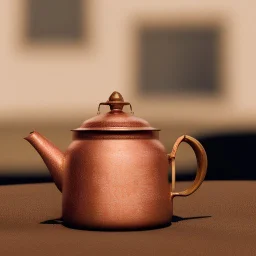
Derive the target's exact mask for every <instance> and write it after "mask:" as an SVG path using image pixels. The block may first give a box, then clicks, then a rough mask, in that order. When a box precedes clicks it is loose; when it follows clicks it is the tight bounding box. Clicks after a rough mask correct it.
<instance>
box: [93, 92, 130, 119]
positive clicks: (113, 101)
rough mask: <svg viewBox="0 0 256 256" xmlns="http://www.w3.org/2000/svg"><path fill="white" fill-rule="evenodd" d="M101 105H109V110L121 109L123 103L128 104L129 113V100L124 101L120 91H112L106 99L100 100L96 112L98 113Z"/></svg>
mask: <svg viewBox="0 0 256 256" xmlns="http://www.w3.org/2000/svg"><path fill="white" fill-rule="evenodd" d="M101 105H109V107H110V109H111V110H122V109H123V107H124V105H130V109H131V113H132V114H133V112H132V106H131V104H130V103H129V102H125V101H124V98H123V96H122V94H121V93H119V92H117V91H114V92H113V93H112V94H111V95H110V96H109V98H108V101H106V102H101V103H100V104H99V107H98V114H100V106H101Z"/></svg>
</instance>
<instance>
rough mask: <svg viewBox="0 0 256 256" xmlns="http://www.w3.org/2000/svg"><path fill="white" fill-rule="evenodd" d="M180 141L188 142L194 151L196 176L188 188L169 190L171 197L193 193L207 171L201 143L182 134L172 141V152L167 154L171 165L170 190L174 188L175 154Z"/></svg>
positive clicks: (205, 157)
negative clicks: (177, 190)
mask: <svg viewBox="0 0 256 256" xmlns="http://www.w3.org/2000/svg"><path fill="white" fill-rule="evenodd" d="M181 142H186V143H188V144H189V145H190V146H191V147H192V149H193V150H194V152H195V155H196V159H197V172H196V178H195V180H194V183H193V184H192V186H191V187H189V188H188V189H186V190H184V191H181V192H172V191H171V198H173V197H175V196H189V195H191V194H192V193H194V192H195V191H196V190H197V189H198V188H199V187H200V185H201V184H202V182H203V181H204V178H205V175H206V172H207V164H208V161H207V155H206V152H205V150H204V148H203V146H202V145H201V143H200V142H199V141H198V140H196V139H195V138H193V137H191V136H188V135H183V136H181V137H179V138H178V139H177V140H176V142H175V143H174V146H173V149H172V152H171V153H170V154H168V158H169V162H170V163H171V165H172V190H174V188H175V156H176V153H177V150H178V147H179V145H180V143H181Z"/></svg>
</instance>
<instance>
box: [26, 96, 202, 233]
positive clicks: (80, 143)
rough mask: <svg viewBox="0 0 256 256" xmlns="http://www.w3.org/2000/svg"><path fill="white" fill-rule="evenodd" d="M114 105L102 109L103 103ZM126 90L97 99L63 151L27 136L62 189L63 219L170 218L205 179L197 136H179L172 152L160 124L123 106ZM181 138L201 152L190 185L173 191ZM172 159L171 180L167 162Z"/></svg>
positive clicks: (139, 221)
mask: <svg viewBox="0 0 256 256" xmlns="http://www.w3.org/2000/svg"><path fill="white" fill-rule="evenodd" d="M101 105H109V106H110V111H109V112H108V113H105V114H100V111H99V110H100V106H101ZM125 105H129V106H130V108H131V112H132V107H131V104H130V103H129V102H125V101H124V99H123V97H122V95H121V94H120V93H118V92H113V93H112V94H111V96H110V97H109V100H108V101H106V102H102V103H100V104H99V108H98V115H97V116H95V117H92V118H90V119H89V120H86V121H85V122H84V123H83V124H82V125H81V127H80V128H77V129H74V130H72V131H73V141H72V143H71V144H70V146H69V147H68V149H67V151H66V152H65V153H63V152H61V151H60V150H59V149H58V148H57V147H55V146H54V145H53V144H52V143H51V142H50V141H49V140H47V139H46V138H44V137H43V136H42V135H40V134H39V133H38V132H36V131H33V132H31V133H30V134H29V136H27V137H26V138H25V139H26V140H27V141H29V142H30V143H31V144H32V146H33V147H34V148H35V149H36V150H37V152H38V153H39V154H40V155H41V157H42V159H43V160H44V162H45V164H46V166H47V167H48V169H49V171H50V173H51V175H52V178H53V180H54V182H55V184H56V186H57V188H58V189H59V190H60V191H61V192H62V194H63V197H62V214H63V215H62V218H63V221H64V224H65V225H66V226H69V227H73V228H79V229H98V230H104V229H105V230H138V229H148V228H155V227H161V226H166V225H169V224H170V223H171V219H172V214H173V198H174V197H175V196H188V195H190V194H192V193H193V192H195V191H196V190H197V189H198V188H199V186H200V185H201V183H202V182H203V180H204V178H205V175H206V171H207V156H206V152H205V150H204V148H203V146H202V145H201V144H200V143H199V142H198V141H197V140H196V139H194V138H192V137H190V136H188V135H183V136H181V137H179V138H178V139H177V140H176V142H175V144H174V146H173V150H172V152H171V153H170V154H167V153H166V152H165V148H164V146H163V145H162V143H161V142H160V141H159V131H160V130H159V129H156V128H153V127H151V126H150V124H149V123H148V122H147V121H145V120H143V119H141V118H138V117H135V116H134V115H133V113H126V112H124V111H123V110H122V109H123V107H124V106H125ZM181 142H186V143H188V144H189V145H190V146H191V147H192V148H193V150H194V152H195V155H196V158H197V165H198V167H197V173H196V178H195V180H194V183H193V185H192V186H191V187H189V188H188V189H186V190H185V191H182V192H173V191H172V190H173V188H174V186H175V155H176V152H177V149H178V146H179V144H180V143H181ZM169 164H171V165H172V186H171V185H170V184H169V182H168V165H169Z"/></svg>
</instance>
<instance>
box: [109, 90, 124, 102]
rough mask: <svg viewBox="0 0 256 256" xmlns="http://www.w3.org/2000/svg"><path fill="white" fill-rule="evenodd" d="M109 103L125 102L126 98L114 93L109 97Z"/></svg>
mask: <svg viewBox="0 0 256 256" xmlns="http://www.w3.org/2000/svg"><path fill="white" fill-rule="evenodd" d="M108 101H109V102H111V101H114V102H124V98H123V96H122V95H121V93H119V92H117V91H114V92H112V94H111V95H110V96H109V98H108Z"/></svg>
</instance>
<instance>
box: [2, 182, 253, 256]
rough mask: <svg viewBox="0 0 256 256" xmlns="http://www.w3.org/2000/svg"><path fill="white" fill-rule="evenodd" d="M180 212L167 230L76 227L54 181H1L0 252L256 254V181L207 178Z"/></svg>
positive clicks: (178, 204) (177, 202)
mask: <svg viewBox="0 0 256 256" xmlns="http://www.w3.org/2000/svg"><path fill="white" fill-rule="evenodd" d="M188 185H189V183H188V182H180V183H179V184H178V188H181V187H182V188H185V187H186V186H188ZM174 215H175V216H174V218H173V223H172V225H171V226H169V227H166V228H162V229H155V230H148V231H136V232H131V231H129V232H100V231H84V230H83V231H82V230H74V229H69V228H67V227H65V226H63V225H62V223H61V221H60V220H58V218H59V217H60V216H61V193H60V192H58V190H57V189H56V188H55V186H54V184H52V183H49V184H35V185H34V184H33V185H11V186H0V255H7V256H8V255H256V182H255V181H205V182H204V183H203V185H202V186H201V187H200V188H199V190H198V191H196V192H195V193H194V194H193V195H191V196H189V197H186V198H175V199H174Z"/></svg>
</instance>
